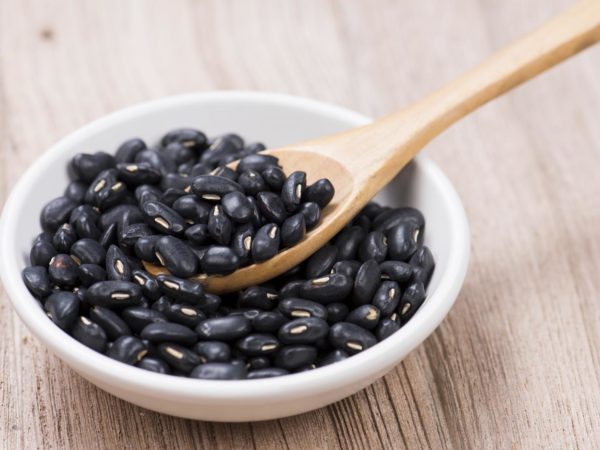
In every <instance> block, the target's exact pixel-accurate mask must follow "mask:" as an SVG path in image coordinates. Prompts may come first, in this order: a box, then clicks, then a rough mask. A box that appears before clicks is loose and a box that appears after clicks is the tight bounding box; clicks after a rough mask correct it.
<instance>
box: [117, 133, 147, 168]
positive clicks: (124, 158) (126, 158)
mask: <svg viewBox="0 0 600 450" xmlns="http://www.w3.org/2000/svg"><path fill="white" fill-rule="evenodd" d="M146 148H148V147H147V145H146V143H145V142H144V141H143V140H141V139H139V138H133V139H128V140H126V141H125V142H123V143H122V144H121V145H120V146H119V148H118V149H117V153H116V154H115V162H116V163H131V162H134V161H135V157H136V156H137V154H138V153H139V152H141V151H142V150H145V149H146Z"/></svg>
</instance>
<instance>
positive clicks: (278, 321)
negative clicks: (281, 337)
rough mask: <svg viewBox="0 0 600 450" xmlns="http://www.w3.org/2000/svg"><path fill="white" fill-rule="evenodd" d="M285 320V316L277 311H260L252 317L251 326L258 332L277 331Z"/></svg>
mask: <svg viewBox="0 0 600 450" xmlns="http://www.w3.org/2000/svg"><path fill="white" fill-rule="evenodd" d="M285 322H287V319H286V317H285V316H284V315H283V314H281V313H280V312H279V311H261V312H259V313H258V314H257V315H256V317H254V318H253V319H252V328H253V329H254V331H256V332H258V333H277V330H279V328H281V326H282V325H283V324H284V323H285Z"/></svg>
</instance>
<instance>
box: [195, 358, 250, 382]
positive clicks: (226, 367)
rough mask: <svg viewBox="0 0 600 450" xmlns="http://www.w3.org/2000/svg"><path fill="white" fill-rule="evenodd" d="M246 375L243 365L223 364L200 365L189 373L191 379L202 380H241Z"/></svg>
mask: <svg viewBox="0 0 600 450" xmlns="http://www.w3.org/2000/svg"><path fill="white" fill-rule="evenodd" d="M246 375H247V372H246V368H245V367H244V366H243V365H241V364H230V363H223V362H214V363H206V364H200V365H199V366H197V367H196V368H195V369H194V370H192V372H191V373H190V377H191V378H200V379H204V380H241V379H243V378H246Z"/></svg>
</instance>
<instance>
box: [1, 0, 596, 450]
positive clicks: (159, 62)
mask: <svg viewBox="0 0 600 450" xmlns="http://www.w3.org/2000/svg"><path fill="white" fill-rule="evenodd" d="M568 4H569V1H568V0H523V1H511V2H493V1H486V0H455V1H451V2H433V1H430V2H416V1H411V0H403V1H398V0H390V1H385V2H384V1H380V2H370V1H366V0H365V1H353V2H341V1H338V2H336V1H327V2H325V1H321V0H311V1H302V2H267V1H243V2H242V1H239V2H234V1H229V2H224V1H216V0H215V1H211V2H209V1H195V2H194V1H166V0H165V1H147V2H142V1H130V2H123V1H119V0H114V1H113V0H110V1H108V0H105V1H103V2H95V1H93V0H90V1H54V2H35V1H31V0H27V1H24V0H0V158H1V159H0V161H1V162H0V201H2V202H3V201H4V199H5V198H6V195H7V194H8V192H9V191H10V188H11V186H13V185H14V183H15V182H16V181H17V179H18V177H19V176H20V175H21V174H22V172H23V171H24V170H25V169H26V168H27V167H28V166H29V165H30V164H31V163H32V162H33V160H35V159H36V158H37V157H38V156H39V155H40V154H41V153H42V152H43V151H44V150H45V149H47V148H48V147H49V146H50V145H51V144H52V143H54V142H55V141H56V140H58V139H59V138H60V137H62V136H63V135H65V134H66V133H68V132H70V131H71V130H73V129H75V128H77V127H79V126H81V125H83V124H85V123H86V122H88V121H90V120H92V119H95V118H97V117H99V116H101V115H103V114H106V113H108V112H111V111H114V110H116V109H118V108H121V107H124V106H127V105H131V104H133V103H136V102H139V101H143V100H148V99H154V98H157V97H160V96H164V95H171V94H177V93H183V92H190V91H200V90H213V89H232V88H233V89H256V90H269V91H280V92H287V93H291V94H297V95H303V96H307V97H313V98H317V99H320V100H325V101H329V102H333V103H337V104H340V105H343V106H346V107H350V108H353V109H356V110H358V111H361V112H363V113H367V114H371V115H373V116H377V115H381V114H384V113H386V112H389V111H392V110H393V109H395V108H398V107H399V106H401V105H404V104H406V103H408V102H410V101H412V100H415V99H418V98H419V97H421V96H422V95H424V94H426V93H427V92H428V91H430V90H431V89H433V88H435V87H437V86H439V85H440V84H441V83H443V82H445V81H447V80H450V79H451V78H453V77H454V76H456V75H458V74H459V73H461V72H462V71H463V70H465V69H466V68H468V67H469V66H472V65H473V64H475V63H477V62H478V61H479V60H481V59H482V58H483V57H484V56H486V55H487V54H489V53H490V52H491V51H493V50H494V49H496V48H498V47H500V46H502V45H504V44H507V43H508V42H509V41H511V40H512V39H514V38H516V37H518V36H520V35H521V34H523V33H525V32H526V31H528V30H529V29H531V28H532V27H534V26H536V25H538V24H540V23H541V22H542V21H544V20H545V19H547V18H549V17H550V16H551V15H552V14H554V13H557V12H558V11H560V10H561V9H563V8H564V7H566V6H567V5H568ZM599 74H600V48H595V49H592V50H589V51H587V52H585V53H584V54H582V55H580V56H577V57H576V58H574V59H573V60H571V61H568V62H567V63H566V64H564V65H562V66H560V67H558V68H557V69H555V70H553V71H552V72H550V73H548V74H546V75H543V76H542V77H540V78H539V79H537V80H535V81H533V82H530V83H528V84H527V85H525V86H523V87H521V88H519V89H517V90H516V91H514V92H513V93H511V94H509V95H508V96H506V97H504V98H502V99H500V100H498V101H496V102H494V103H493V104H490V105H488V106H486V107H485V108H483V109H482V110H480V111H479V112H477V113H475V114H473V115H472V116H471V117H470V118H468V119H466V120H464V121H463V122H461V123H460V124H458V125H457V126H455V127H454V128H452V129H451V130H450V131H448V132H447V133H445V134H444V135H443V136H442V137H440V138H439V139H437V140H436V141H435V142H433V143H432V144H431V145H430V146H429V148H428V152H429V154H430V156H431V157H433V158H434V159H435V160H436V161H438V162H439V164H440V165H441V166H442V168H443V169H444V170H445V172H446V173H447V174H448V176H449V177H450V178H451V180H452V181H453V182H454V184H455V186H456V188H457V189H458V191H459V193H460V195H461V196H462V199H463V201H464V204H465V207H466V209H467V212H468V216H469V220H470V223H471V227H472V242H473V243H472V261H471V266H470V270H469V274H468V276H467V279H466V283H465V285H464V288H463V290H462V292H461V294H460V296H459V298H458V301H457V303H456V306H455V307H454V309H453V310H452V312H451V313H450V315H449V316H448V318H447V319H446V320H445V321H444V323H443V324H442V325H441V327H440V328H439V329H438V330H437V331H436V332H435V333H434V334H433V335H432V336H431V337H430V338H429V339H428V340H427V341H426V342H425V344H424V345H422V346H420V347H419V349H418V350H416V351H415V352H413V353H412V354H411V355H410V356H409V357H408V358H406V359H405V360H404V362H403V363H402V364H400V365H399V366H398V367H397V368H396V369H395V370H394V371H393V372H391V373H390V374H389V375H387V376H386V377H385V378H383V379H381V380H379V381H378V382H376V383H375V384H374V385H372V386H370V387H369V388H367V389H365V390H363V391H362V392H360V393H358V394H356V395H354V396H353V397H351V398H348V399H346V400H344V401H341V402H339V403H336V404H334V405H331V406H330V407H328V408H324V409H321V410H318V411H314V412H311V413H308V414H304V415H301V416H297V417H291V418H287V419H282V420H277V421H271V422H263V423H248V424H215V423H202V422H194V421H190V420H182V419H177V418H173V417H168V416H164V415H160V414H156V413H153V412H150V411H147V410H143V409H141V408H138V407H135V406H132V405H130V404H128V403H125V402H123V401H121V400H118V399H116V398H113V397H111V396H110V395H108V394H106V393H104V392H103V391H100V390H99V389H97V388H96V387H94V386H93V385H91V384H89V383H88V382H86V381H84V380H83V379H81V378H80V377H79V376H77V375H75V374H74V373H73V372H72V371H71V370H69V369H68V368H67V367H66V366H65V365H64V364H62V363H61V362H60V361H59V360H58V359H57V358H56V357H54V356H53V355H50V354H48V352H47V351H46V349H45V348H44V346H43V345H42V344H41V343H39V342H37V341H36V340H35V339H33V338H32V336H31V335H30V334H29V332H28V331H27V330H26V329H25V328H24V326H23V325H21V323H20V321H19V320H18V318H17V316H16V315H15V314H14V313H13V312H12V311H11V308H10V306H9V304H8V301H7V299H6V297H5V296H4V297H3V298H2V301H1V302H0V447H1V448H6V449H16V448H21V447H22V448H32V449H33V448H44V449H46V448H55V449H66V448H77V449H82V448H85V449H94V448H144V449H149V448H157V449H159V448H160V449H162V448H169V449H170V448H193V447H195V448H207V449H214V448H249V447H256V448H275V449H279V448H286V447H289V448H304V449H308V448H310V449H312V448H344V449H346V448H370V449H375V448H394V449H397V448H404V447H410V448H434V449H437V448H457V449H463V448H500V449H507V448H535V447H545V448H593V447H594V445H595V444H597V441H598V440H599V438H600V385H599V383H600V373H599V372H600V370H599V369H598V366H599V365H600V308H599V307H598V306H599V301H598V300H599V299H598V297H599V295H598V294H599V293H600V239H599V237H600V228H599V226H598V224H599V223H600V195H599V192H600V176H599V169H600V121H599V118H598V117H599V116H600V76H599ZM0 251H2V250H1V249H0ZM0 294H2V295H4V294H3V292H0Z"/></svg>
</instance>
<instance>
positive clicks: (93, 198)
mask: <svg viewBox="0 0 600 450" xmlns="http://www.w3.org/2000/svg"><path fill="white" fill-rule="evenodd" d="M126 193H127V186H126V185H125V183H123V182H122V181H119V179H118V177H117V170H116V169H107V170H103V171H102V172H100V173H99V174H98V176H97V177H96V178H95V179H94V181H92V184H90V187H89V188H88V190H87V192H86V193H85V199H84V200H85V202H86V203H87V204H89V205H92V206H94V207H97V208H99V209H100V210H103V211H104V210H107V209H109V208H111V207H113V206H116V205H118V204H119V203H121V201H122V200H123V199H124V198H125V195H126Z"/></svg>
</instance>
